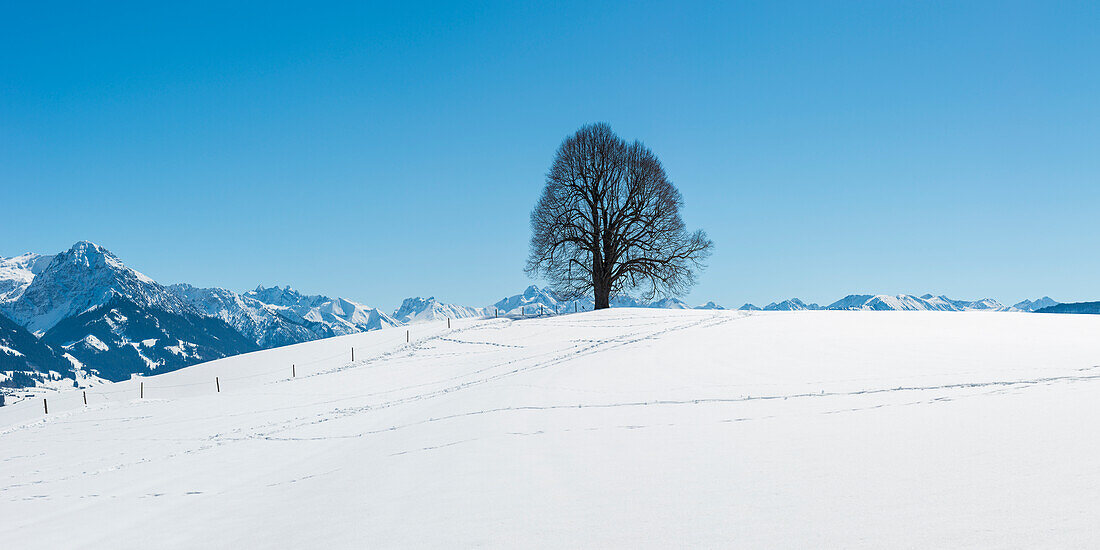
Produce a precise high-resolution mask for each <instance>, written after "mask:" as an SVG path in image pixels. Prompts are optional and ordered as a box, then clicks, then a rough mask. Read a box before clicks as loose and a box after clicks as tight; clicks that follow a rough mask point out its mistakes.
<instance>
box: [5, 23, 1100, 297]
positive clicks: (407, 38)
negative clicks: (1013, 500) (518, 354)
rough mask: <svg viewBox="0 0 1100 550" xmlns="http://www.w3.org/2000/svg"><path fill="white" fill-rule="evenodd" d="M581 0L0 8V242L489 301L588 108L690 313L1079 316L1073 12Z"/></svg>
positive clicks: (1087, 227) (176, 277)
mask: <svg viewBox="0 0 1100 550" xmlns="http://www.w3.org/2000/svg"><path fill="white" fill-rule="evenodd" d="M399 4H400V5H399ZM594 4H596V3H588V2H576V3H558V4H555V5H553V6H550V5H544V4H527V5H524V4H520V3H514V2H506V3H499V4H498V3H478V4H469V5H453V4H442V3H425V4H416V5H413V4H408V5H405V4H404V3H388V4H379V5H363V4H360V3H354V4H346V5H345V4H326V3H318V2H310V3H300V4H293V3H255V4H234V5H232V6H226V5H224V4H222V3H199V2H189V3H179V4H171V5H170V4H158V5H155V6H151V5H147V4H146V3H135V4H133V5H124V4H116V5H114V6H112V7H106V8H105V7H103V6H100V5H98V3H95V4H94V5H93V4H88V3H81V4H64V3H62V4H54V3H47V2H43V3H37V2H28V3H23V4H22V5H15V4H12V3H9V4H8V5H6V6H4V7H3V8H2V13H0V51H3V52H4V53H3V55H2V56H0V203H2V205H0V212H2V213H3V214H2V215H0V236H2V238H0V256H12V255H16V254H19V253H22V252H25V251H37V252H55V251H58V250H61V249H64V248H67V247H68V246H70V245H71V244H72V243H73V242H75V241H77V240H81V239H88V240H92V241H95V242H98V243H100V244H103V245H104V246H107V247H108V248H110V249H111V250H112V251H114V252H115V253H116V254H118V255H119V256H120V257H122V259H123V260H125V261H126V262H127V263H128V264H130V265H132V266H134V267H136V268H137V269H139V270H141V271H143V272H145V273H147V274H148V275H150V276H152V277H154V278H156V279H157V280H159V281H161V282H163V283H173V282H179V281H186V282H190V283H193V284H196V285H201V286H214V285H216V286H224V287H227V288H230V289H233V290H238V291H241V290H247V289H250V288H252V287H254V286H255V285H257V284H264V285H273V284H287V283H289V284H292V285H293V286H295V287H297V288H300V289H302V290H304V291H307V292H315V293H325V294H329V295H339V296H345V297H348V298H352V299H355V300H358V301H361V302H364V303H368V304H371V305H377V306H381V307H386V308H392V307H395V306H396V305H397V304H398V303H399V302H400V300H401V298H403V297H406V296H410V295H429V294H434V295H436V296H438V297H440V298H441V299H444V300H447V301H453V302H459V303H465V304H484V303H489V302H491V301H495V300H497V299H499V298H501V297H502V296H504V295H505V294H510V293H514V292H518V291H519V290H521V289H522V288H523V287H524V286H526V285H527V284H529V281H528V279H527V278H526V276H525V275H524V274H523V272H522V267H523V263H524V260H525V257H526V253H527V243H528V239H529V231H528V215H529V213H530V209H531V207H532V206H533V205H534V202H535V200H536V198H537V196H538V194H539V191H540V189H541V186H542V183H543V176H544V174H545V172H546V170H547V168H548V166H549V164H550V161H551V158H552V156H553V153H554V150H555V148H556V147H557V145H558V144H559V143H560V141H561V139H562V138H563V137H565V136H566V135H567V134H569V133H571V132H572V131H574V130H575V129H576V128H577V127H579V126H580V125H582V124H584V123H588V122H594V121H606V122H608V123H610V124H611V125H612V127H613V128H614V129H615V130H616V131H617V132H618V133H619V134H620V135H622V136H623V137H625V138H627V139H641V140H643V141H644V142H646V144H647V145H649V146H650V147H651V148H652V149H653V150H654V151H655V152H656V153H657V154H658V155H659V156H660V157H661V159H662V161H663V162H664V164H665V167H666V169H667V171H668V172H669V174H670V176H671V177H672V179H673V181H674V183H676V185H677V186H678V187H679V189H680V190H681V191H682V193H683V195H684V198H685V200H686V205H687V206H686V209H685V211H684V218H685V221H686V222H687V224H688V226H689V227H690V228H702V229H705V230H706V231H707V232H708V233H709V234H710V236H711V237H712V239H713V240H714V241H715V243H716V246H717V248H716V251H715V254H714V256H713V257H712V259H711V260H710V262H709V263H710V266H709V268H708V269H707V270H706V271H705V272H704V273H703V275H702V276H701V278H700V284H699V285H698V286H697V287H696V289H695V290H694V291H693V292H692V294H691V295H690V296H688V299H689V301H692V302H702V301H705V300H708V299H715V300H718V301H719V302H720V303H723V304H725V305H727V306H738V305H740V304H741V303H743V302H746V301H751V302H755V303H757V304H762V303H767V302H769V301H771V300H778V299H783V298H786V297H791V296H799V297H802V298H804V299H807V300H811V301H818V302H829V301H832V300H834V299H837V298H840V297H841V296H843V295H845V294H848V293H901V292H906V293H917V294H921V293H924V292H933V293H944V294H947V295H949V296H951V297H954V298H979V297H987V296H988V297H993V298H997V299H1000V300H1002V301H1006V302H1014V301H1016V300H1019V299H1022V298H1025V297H1031V298H1034V297H1037V296H1039V295H1042V294H1049V295H1051V296H1052V297H1054V298H1055V299H1059V300H1066V301H1069V300H1085V299H1100V231H1097V225H1098V224H1097V217H1098V213H1100V99H1098V98H1100V71H1098V70H1097V69H1098V67H1100V33H1097V32H1096V29H1097V28H1100V4H1097V3H1095V2H1093V3H1084V2H1082V3H1076V4H1075V3H1068V2H1065V3H1062V2H1060V3H1056V4H1049V3H1041V2H1035V3H1016V2H996V3H992V2H991V3H977V2H975V3H965V5H957V4H959V3H951V2H948V3H936V2H903V3H887V2H866V3H862V2H861V3H849V4H846V5H838V3H832V4H830V3H791V4H786V5H782V6H780V5H778V4H779V3H770V2H761V3H743V2H729V3H713V4H702V3H701V4H694V3H684V2H676V3H667V4H660V3H629V4H605V5H599V6H596V5H594Z"/></svg>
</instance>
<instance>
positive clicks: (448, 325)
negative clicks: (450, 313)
mask: <svg viewBox="0 0 1100 550" xmlns="http://www.w3.org/2000/svg"><path fill="white" fill-rule="evenodd" d="M447 328H451V318H450V317H447Z"/></svg>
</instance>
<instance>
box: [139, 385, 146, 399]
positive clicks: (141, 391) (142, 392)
mask: <svg viewBox="0 0 1100 550" xmlns="http://www.w3.org/2000/svg"><path fill="white" fill-rule="evenodd" d="M139 391H140V393H138V397H139V398H141V399H145V382H142V383H141V389H140V390H139Z"/></svg>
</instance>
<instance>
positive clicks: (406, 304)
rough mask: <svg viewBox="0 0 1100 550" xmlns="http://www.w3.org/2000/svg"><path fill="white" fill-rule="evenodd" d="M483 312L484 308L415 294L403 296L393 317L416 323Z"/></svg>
mask: <svg viewBox="0 0 1100 550" xmlns="http://www.w3.org/2000/svg"><path fill="white" fill-rule="evenodd" d="M485 314H486V312H485V309H484V308H477V307H468V306H457V305H454V304H445V303H443V302H440V301H438V300H436V299H435V296H430V297H428V298H421V297H419V296H417V297H415V298H405V300H404V301H403V302H401V307H399V308H397V310H396V311H394V312H393V318H394V319H396V320H397V321H400V322H402V323H417V322H421V321H433V320H436V319H463V318H472V317H484V316H485Z"/></svg>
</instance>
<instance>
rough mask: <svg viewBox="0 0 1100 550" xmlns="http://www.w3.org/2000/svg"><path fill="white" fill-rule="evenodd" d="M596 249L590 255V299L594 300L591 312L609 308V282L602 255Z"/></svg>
mask: <svg viewBox="0 0 1100 550" xmlns="http://www.w3.org/2000/svg"><path fill="white" fill-rule="evenodd" d="M600 252H601V251H600V249H599V248H597V249H596V250H595V251H594V253H593V254H592V298H593V299H594V300H595V304H594V305H593V307H592V309H593V310H599V309H607V308H609V307H611V281H609V280H607V279H608V277H607V275H606V273H605V271H607V270H606V267H607V266H605V265H604V263H603V257H602V254H600Z"/></svg>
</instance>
